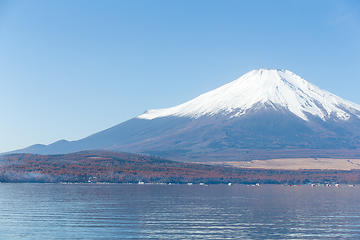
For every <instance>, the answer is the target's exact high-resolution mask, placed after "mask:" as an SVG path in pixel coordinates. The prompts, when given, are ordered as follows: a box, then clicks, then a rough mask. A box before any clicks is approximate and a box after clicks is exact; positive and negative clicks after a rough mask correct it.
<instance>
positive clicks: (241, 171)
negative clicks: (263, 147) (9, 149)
mask: <svg viewBox="0 0 360 240" xmlns="http://www.w3.org/2000/svg"><path fill="white" fill-rule="evenodd" d="M139 181H142V182H153V183H154V182H163V183H187V182H193V183H198V182H204V183H228V182H232V183H255V182H259V183H288V184H305V183H309V182H316V183H318V182H319V183H322V182H330V183H331V182H336V183H343V182H348V183H357V182H360V171H359V170H351V171H343V170H341V171H340V170H337V171H336V170H264V169H245V168H233V167H219V166H212V165H205V164H193V163H182V162H175V161H170V160H166V159H163V158H158V157H151V156H142V155H135V154H126V153H115V152H106V151H83V152H77V153H72V154H65V155H37V154H12V155H5V156H1V157H0V182H49V183H57V182H92V183H93V182H96V183H97V182H111V183H136V182H139Z"/></svg>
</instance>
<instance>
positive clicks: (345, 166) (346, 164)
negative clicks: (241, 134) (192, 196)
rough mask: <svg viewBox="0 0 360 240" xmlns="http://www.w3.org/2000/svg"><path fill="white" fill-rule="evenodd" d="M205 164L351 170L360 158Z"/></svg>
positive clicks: (356, 167)
mask: <svg viewBox="0 0 360 240" xmlns="http://www.w3.org/2000/svg"><path fill="white" fill-rule="evenodd" d="M206 164H211V165H218V166H232V167H239V168H262V169H286V170H300V169H327V170H331V169H332V170H351V169H360V159H331V158H285V159H269V160H252V161H237V162H235V161H231V162H206Z"/></svg>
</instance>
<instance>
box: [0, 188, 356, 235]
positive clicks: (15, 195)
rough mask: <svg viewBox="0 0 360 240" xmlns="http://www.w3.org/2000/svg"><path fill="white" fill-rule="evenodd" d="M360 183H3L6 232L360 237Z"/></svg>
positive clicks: (1, 214) (2, 229) (1, 212)
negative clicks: (337, 184)
mask: <svg viewBox="0 0 360 240" xmlns="http://www.w3.org/2000/svg"><path fill="white" fill-rule="evenodd" d="M359 190H360V187H358V186H355V187H349V186H348V185H341V186H340V187H334V186H330V187H325V186H322V187H311V186H308V185H305V186H278V185H261V186H259V187H252V186H246V185H233V186H227V185H210V186H200V185H192V186H188V185H148V184H145V185H137V184H108V185H106V184H104V185H102V184H26V183H1V184H0V206H1V208H0V239H239V238H242V239H345V238H348V239H349V238H350V239H360V191H359Z"/></svg>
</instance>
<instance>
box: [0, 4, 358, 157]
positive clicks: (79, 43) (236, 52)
mask: <svg viewBox="0 0 360 240" xmlns="http://www.w3.org/2000/svg"><path fill="white" fill-rule="evenodd" d="M258 68H280V69H288V70H290V71H292V72H294V73H296V74H298V75H300V76H301V77H303V78H305V79H306V80H308V81H310V82H312V83H314V84H316V85H318V86H320V87H321V88H323V89H325V90H328V91H330V92H332V93H334V94H336V95H339V96H340V97H343V98H345V99H348V100H350V101H353V102H355V103H357V104H360V1H357V0H354V1H346V0H344V1H337V0H333V1H332V0H318V1H312V0H298V1H296V0H293V1H288V0H284V1H268V0H263V1H257V0H254V1H240V0H236V1H231V0H227V1H220V0H219V1H209V0H199V1H196V0H195V1H194V0H190V1H186V0H181V1H180V0H178V1H175V0H174V1H172V0H170V1H169V0H164V1H156V0H153V1H148V0H143V1H136V0H131V1H124V0H122V1H120V0H119V1H117V0H114V1H89V0H84V1H82V0H77V1H72V0H62V1H49V0H44V1H43V0H33V1H28V0H24V1H23V0H17V1H13V0H9V1H6V0H5V1H3V0H0V111H1V115H0V152H5V151H10V150H15V149H19V148H23V147H27V146H29V145H32V144H36V143H42V144H49V143H52V142H54V141H57V140H60V139H67V140H77V139H80V138H83V137H86V136H88V135H90V134H92V133H95V132H98V131H101V130H104V129H106V128H109V127H111V126H114V125H116V124H118V123H121V122H123V121H125V120H128V119H130V118H133V117H136V116H137V115H140V114H141V113H143V112H144V111H145V110H147V109H156V108H167V107H172V106H175V105H178V104H181V103H183V102H186V101H188V100H191V99H192V98H194V97H197V96H198V95H200V94H202V93H205V92H207V91H210V90H212V89H215V88H217V87H219V86H221V85H223V84H225V83H228V82H230V81H233V80H235V79H236V78H238V77H240V76H242V75H243V74H245V73H247V72H248V71H250V70H253V69H258Z"/></svg>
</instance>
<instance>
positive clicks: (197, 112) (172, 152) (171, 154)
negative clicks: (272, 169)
mask: <svg viewBox="0 0 360 240" xmlns="http://www.w3.org/2000/svg"><path fill="white" fill-rule="evenodd" d="M359 147H360V106H359V105H357V104H355V103H352V102H350V101H347V100H344V99H342V98H341V97H338V96H336V95H334V94H331V93H330V92H327V91H325V90H323V89H321V88H319V87H317V86H315V85H313V84H311V83H309V82H307V81H306V80H304V79H302V78H301V77H299V76H297V75H296V74H294V73H292V72H290V71H288V70H274V69H259V70H253V71H251V72H249V73H247V74H245V75H243V76H242V77H240V78H239V79H237V80H235V81H233V82H230V83H228V84H226V85H223V86H222V87H219V88H217V89H215V90H213V91H210V92H207V93H205V94H202V95H200V96H199V97H197V98H195V99H193V100H190V101H188V102H186V103H183V104H181V105H178V106H175V107H172V108H167V109H156V110H148V111H146V112H145V113H143V114H141V115H140V116H137V117H135V118H133V119H130V120H128V121H126V122H123V123H120V124H118V125H116V126H114V127H112V128H109V129H106V130H104V131H101V132H98V133H95V134H93V135H90V136H88V137H86V138H84V139H81V140H78V141H72V142H68V141H65V140H61V141H58V142H55V143H53V144H50V145H33V146H30V147H28V148H25V149H21V150H17V151H15V152H24V153H38V154H56V153H69V152H75V151H80V150H90V149H98V150H100V149H101V150H111V151H122V152H131V153H148V154H152V155H157V156H165V157H168V158H171V159H178V160H184V161H186V160H189V161H207V160H208V161H214V159H221V160H230V159H231V160H249V159H266V158H274V157H279V156H283V157H309V156H312V157H314V156H315V157H331V156H337V157H339V155H341V156H344V157H356V156H357V155H359V156H360V151H359V150H358V148H359ZM341 156H340V157H341Z"/></svg>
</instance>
